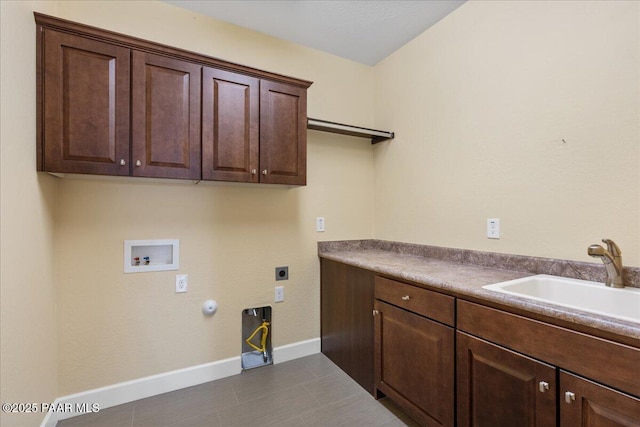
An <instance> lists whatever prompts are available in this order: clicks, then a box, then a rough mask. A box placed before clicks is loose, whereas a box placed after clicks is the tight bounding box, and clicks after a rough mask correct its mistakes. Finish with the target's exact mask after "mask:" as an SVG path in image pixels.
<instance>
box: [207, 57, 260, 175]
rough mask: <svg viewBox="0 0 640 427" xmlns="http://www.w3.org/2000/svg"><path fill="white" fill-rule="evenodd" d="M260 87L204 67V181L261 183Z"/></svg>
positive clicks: (250, 80) (253, 81)
mask: <svg viewBox="0 0 640 427" xmlns="http://www.w3.org/2000/svg"><path fill="white" fill-rule="evenodd" d="M259 85H260V81H259V80H258V79H256V78H253V77H248V76H244V75H242V74H236V73H230V72H228V71H222V70H216V69H214V68H204V70H203V82H202V93H203V99H202V178H203V179H210V180H218V181H239V182H258V180H259V178H258V177H259V175H258V174H257V170H258V168H259V166H260V165H259V154H260V153H259V151H258V147H259V137H260V135H259V124H260V121H259V96H260V92H259V87H260V86H259Z"/></svg>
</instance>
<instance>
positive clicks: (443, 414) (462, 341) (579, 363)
mask: <svg viewBox="0 0 640 427" xmlns="http://www.w3.org/2000/svg"><path fill="white" fill-rule="evenodd" d="M321 273H322V278H321V294H322V298H321V300H322V309H321V313H322V320H321V325H322V352H323V353H325V354H326V355H327V356H328V357H329V358H330V359H331V360H333V361H334V362H335V363H336V364H337V365H338V366H339V367H340V368H341V369H343V370H344V371H345V372H347V373H348V374H349V375H351V377H353V378H354V379H356V381H358V382H359V383H360V384H361V385H362V386H363V387H365V388H366V389H367V390H369V391H370V392H371V393H372V394H374V396H376V397H382V396H383V395H385V396H386V397H387V398H389V399H391V400H393V401H394V402H395V403H397V404H398V405H399V406H400V407H402V408H403V409H404V410H405V411H406V412H407V413H408V414H410V415H411V416H412V417H413V418H414V419H416V420H417V421H418V422H419V423H420V424H421V425H423V426H427V427H432V426H454V425H455V426H458V427H512V426H513V427H521V426H523V427H555V426H558V427H640V375H637V373H638V372H640V371H639V369H640V349H639V348H637V347H634V346H629V345H625V344H621V343H618V342H615V341H610V340H606V339H603V338H599V337H595V336H592V335H589V334H586V333H581V332H577V331H574V330H572V329H567V328H564V327H561V326H557V325H553V324H550V323H545V322H542V321H538V320H534V319H531V318H528V317H525V316H521V315H516V314H513V313H509V312H506V311H503V310H499V309H495V308H490V307H487V306H485V305H482V304H478V303H472V302H469V301H465V300H463V299H461V298H457V299H456V298H454V297H452V296H448V295H445V294H443V293H440V292H435V291H431V290H429V289H425V288H422V287H419V286H415V285H412V284H408V283H403V282H400V281H396V280H393V279H390V278H385V277H381V276H377V275H375V273H373V272H371V271H368V270H363V269H360V268H356V267H352V266H349V265H346V264H342V263H340V262H336V261H330V260H327V259H322V260H321ZM372 314H373V315H372Z"/></svg>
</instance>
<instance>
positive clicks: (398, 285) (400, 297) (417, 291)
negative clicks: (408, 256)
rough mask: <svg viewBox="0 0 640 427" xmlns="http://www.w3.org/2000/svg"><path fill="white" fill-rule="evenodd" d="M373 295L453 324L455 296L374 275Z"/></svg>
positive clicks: (447, 323)
mask: <svg viewBox="0 0 640 427" xmlns="http://www.w3.org/2000/svg"><path fill="white" fill-rule="evenodd" d="M375 297H376V299H379V300H382V301H386V302H388V303H389V304H393V305H395V306H398V307H401V308H404V309H406V310H410V311H413V312H414V313H417V314H420V315H422V316H425V317H429V318H431V319H433V320H437V321H438V322H442V323H444V324H446V325H449V326H454V324H455V298H453V297H450V296H448V295H443V294H439V293H437V292H433V291H429V290H427V289H423V288H419V287H417V286H413V285H408V284H406V283H402V282H397V281H395V280H390V279H386V278H384V277H380V276H376V281H375Z"/></svg>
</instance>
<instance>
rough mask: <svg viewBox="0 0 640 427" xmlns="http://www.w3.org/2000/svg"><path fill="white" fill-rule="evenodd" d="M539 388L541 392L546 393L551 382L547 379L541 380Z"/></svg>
mask: <svg viewBox="0 0 640 427" xmlns="http://www.w3.org/2000/svg"><path fill="white" fill-rule="evenodd" d="M538 389H539V390H540V393H544V392H545V391H547V390H549V383H548V382H546V381H540V382H539V383H538Z"/></svg>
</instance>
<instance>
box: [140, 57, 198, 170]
mask: <svg viewBox="0 0 640 427" xmlns="http://www.w3.org/2000/svg"><path fill="white" fill-rule="evenodd" d="M200 69H201V67H200V66H199V65H196V64H192V63H189V62H185V61H180V60H177V59H172V58H167V57H163V56H159V55H152V54H148V53H143V52H133V123H134V125H133V141H132V151H133V156H132V161H133V165H132V171H133V172H132V174H133V175H134V176H145V177H162V178H184V179H199V178H200V167H201V165H200V150H201V147H200V74H201V71H200Z"/></svg>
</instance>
